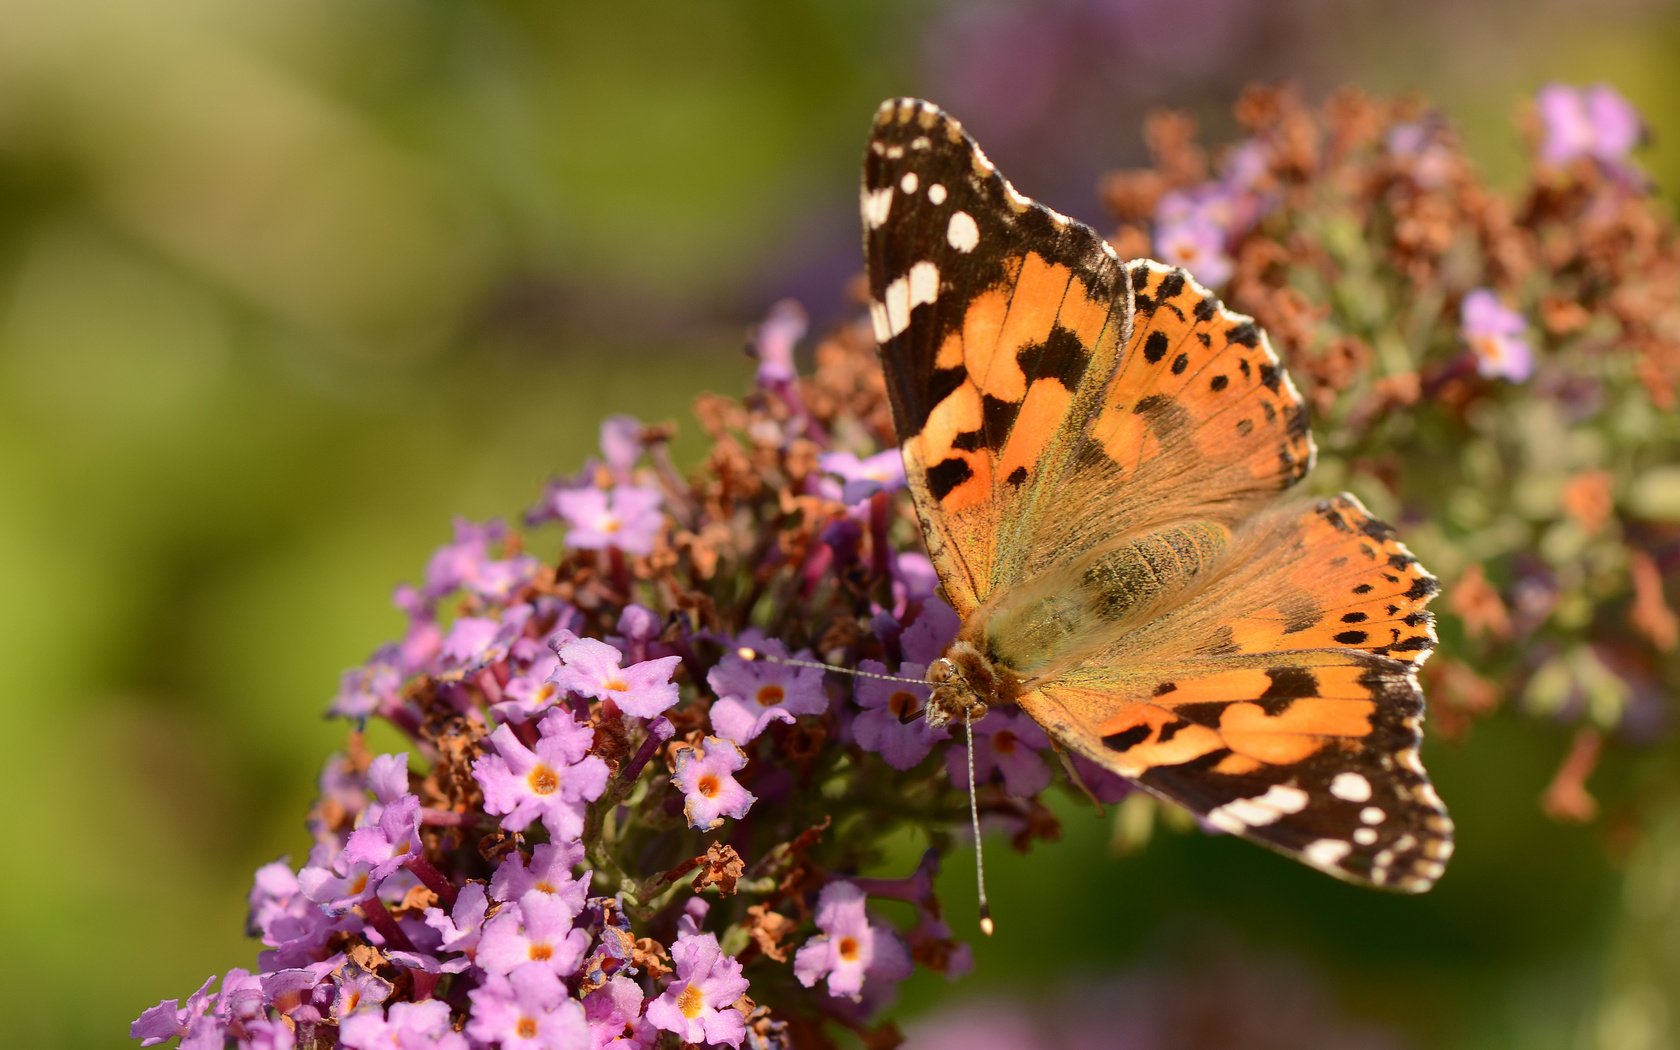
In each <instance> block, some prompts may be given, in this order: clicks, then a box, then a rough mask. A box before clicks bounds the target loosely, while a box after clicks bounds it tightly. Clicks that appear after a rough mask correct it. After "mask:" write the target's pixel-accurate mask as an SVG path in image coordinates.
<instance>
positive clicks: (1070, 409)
mask: <svg viewBox="0 0 1680 1050" xmlns="http://www.w3.org/2000/svg"><path fill="white" fill-rule="evenodd" d="M861 203H862V209H863V222H864V242H865V252H866V255H867V257H868V267H869V288H870V294H871V297H872V301H871V304H870V315H871V319H872V320H873V323H874V327H875V336H876V339H877V341H878V342H879V343H880V348H881V360H882V363H883V366H884V368H885V373H886V382H887V389H888V392H889V395H890V398H891V401H892V411H893V418H894V421H895V423H896V424H897V427H898V435H899V439H900V442H901V444H902V446H903V452H904V465H905V469H906V471H907V473H908V475H909V482H910V489H911V492H912V494H913V496H914V498H915V504H916V511H917V514H918V515H919V516H920V518H921V523H922V530H923V534H924V535H925V537H926V539H927V546H928V552H929V554H930V555H931V556H932V558H933V563H934V565H935V567H936V568H937V570H938V573H939V578H940V581H941V583H942V584H943V585H944V589H945V593H946V595H947V597H948V598H949V600H950V602H951V603H952V605H953V606H954V607H955V608H956V610H957V612H958V613H959V614H960V615H961V616H962V618H963V625H962V629H961V632H960V633H959V634H958V636H957V640H956V641H955V642H954V643H953V644H952V645H951V647H950V649H949V650H948V651H947V653H946V654H945V657H944V658H943V659H941V660H939V661H937V662H936V663H935V665H934V667H933V668H932V669H930V671H929V676H928V677H929V679H930V681H932V682H933V684H934V686H935V689H934V693H933V697H932V699H931V700H930V701H929V705H928V710H927V717H928V720H929V721H930V722H933V723H934V724H942V723H944V722H947V721H950V720H952V719H959V720H960V719H962V718H964V717H966V716H971V715H972V716H978V715H979V714H980V713H981V712H983V711H984V709H985V707H986V706H990V705H996V704H1019V705H1020V707H1021V709H1022V710H1024V711H1025V712H1026V713H1027V714H1028V715H1030V716H1032V718H1033V719H1035V720H1036V721H1037V722H1038V723H1039V724H1040V725H1042V726H1043V727H1044V728H1045V730H1047V731H1048V732H1049V734H1050V736H1051V737H1052V738H1053V739H1054V740H1055V741H1056V742H1057V744H1058V745H1059V746H1060V747H1062V748H1066V749H1068V750H1070V751H1073V752H1075V753H1077V754H1081V755H1084V756H1085V757H1086V758H1089V759H1091V760H1093V761H1095V762H1097V763H1099V764H1101V765H1102V766H1104V767H1106V768H1108V769H1111V770H1114V771H1115V772H1117V773H1120V774H1122V775H1124V776H1126V777H1129V778H1130V779H1131V780H1132V781H1134V782H1135V783H1137V784H1138V785H1139V786H1141V787H1142V788H1144V789H1146V790H1148V791H1150V792H1152V793H1153V794H1155V795H1158V796H1160V797H1162V798H1165V799H1168V800H1171V801H1173V802H1176V803H1178V804H1179V805H1181V806H1184V807H1186V808H1188V809H1190V810H1191V811H1192V812H1194V813H1196V814H1197V815H1199V816H1200V817H1201V818H1202V819H1203V820H1204V821H1205V822H1206V823H1207V824H1209V825H1211V826H1212V827H1215V828H1219V829H1222V830H1224V831H1228V832H1231V833H1233V834H1237V835H1242V836H1244V837H1246V838H1250V839H1253V840H1254V841H1256V842H1259V843H1262V844H1263V845H1266V846H1270V847H1271V848H1273V849H1276V850H1278V851H1280V852H1282V853H1285V854H1287V855H1289V856H1292V857H1295V858H1297V859H1299V860H1301V861H1304V862H1305V863H1307V864H1310V865H1312V866H1313V867H1316V868H1319V869H1321V870H1323V871H1326V872H1328V873H1330V874H1331V875H1335V876H1337V877H1338V878H1342V879H1347V880H1349V881H1352V882H1358V883H1363V884H1367V885H1372V886H1379V887H1383V888H1386V889H1393V890H1402V891H1407V892H1421V891H1423V890H1427V889H1429V887H1430V886H1432V885H1433V884H1434V882H1435V880H1436V879H1437V878H1439V877H1440V875H1441V873H1442V871H1443V870H1444V869H1445V865H1446V861H1447V858H1448V857H1449V856H1450V855H1451V853H1452V823H1451V821H1450V820H1449V819H1448V817H1447V813H1446V810H1445V808H1444V807H1443V806H1442V804H1441V800H1440V797H1439V796H1438V795H1436V793H1435V790H1434V788H1433V787H1432V786H1431V785H1430V783H1429V779H1428V777H1427V775H1426V774H1425V772H1424V769H1423V765H1422V763H1421V761H1420V760H1419V758H1418V744H1419V741H1420V739H1421V722H1422V717H1423V694H1422V693H1421V692H1420V690H1419V689H1418V684H1417V678H1416V669H1417V666H1418V665H1419V664H1421V663H1422V662H1423V660H1424V658H1425V657H1427V656H1428V655H1429V652H1430V649H1431V647H1432V646H1433V645H1434V643H1435V632H1434V627H1433V620H1432V618H1431V616H1430V614H1429V613H1428V612H1426V611H1425V610H1424V606H1425V605H1427V604H1428V602H1429V599H1430V598H1431V597H1432V596H1433V595H1434V594H1435V593H1436V591H1437V590H1438V589H1439V588H1438V586H1437V584H1436V582H1435V578H1434V577H1432V576H1430V575H1429V573H1428V572H1426V571H1425V570H1424V568H1423V566H1421V565H1419V564H1418V562H1417V560H1416V559H1415V558H1413V557H1412V555H1411V554H1410V553H1409V552H1408V551H1407V550H1406V548H1405V547H1404V546H1403V545H1402V544H1401V543H1400V541H1399V540H1397V539H1396V538H1395V536H1394V533H1393V530H1391V529H1390V528H1389V527H1388V526H1387V525H1385V524H1383V523H1382V522H1381V521H1378V520H1377V519H1375V518H1373V517H1372V516H1371V515H1370V513H1369V512H1368V511H1366V509H1365V508H1364V507H1363V506H1361V505H1360V503H1359V501H1358V500H1357V499H1355V498H1354V497H1353V496H1351V495H1347V494H1343V495H1340V496H1336V497H1333V498H1330V499H1323V500H1316V501H1311V500H1309V501H1288V500H1284V499H1282V498H1281V497H1280V493H1281V492H1282V490H1284V489H1287V488H1289V487H1290V486H1292V485H1294V484H1295V483H1296V482H1298V481H1300V480H1301V478H1302V477H1304V476H1305V475H1306V473H1307V471H1308V469H1310V467H1311V466H1312V462H1313V456H1314V450H1313V442H1312V436H1311V434H1310V433H1309V432H1308V427H1307V415H1306V410H1305V407H1304V406H1303V405H1302V403H1301V397H1300V395H1299V394H1298V393H1297V392H1296V389H1295V386H1294V384H1293V383H1292V382H1291V381H1290V379H1289V376H1288V374H1286V373H1285V372H1284V370H1283V368H1282V366H1281V365H1279V363H1278V359H1277V357H1276V355H1275V354H1273V352H1272V348H1271V346H1270V344H1269V343H1268V341H1267V339H1266V334H1265V333H1264V332H1263V331H1261V330H1260V329H1259V328H1258V327H1256V326H1255V324H1254V322H1253V320H1252V319H1250V318H1247V317H1243V316H1241V315H1239V314H1234V313H1231V312H1230V311H1228V310H1226V309H1225V308H1224V306H1222V305H1221V304H1220V303H1219V301H1218V300H1217V299H1215V298H1214V296H1213V295H1212V294H1211V293H1209V292H1208V291H1207V289H1205V288H1203V287H1202V286H1201V285H1199V284H1197V283H1196V281H1195V279H1194V278H1192V277H1191V276H1190V275H1189V274H1188V273H1186V272H1184V271H1183V270H1179V269H1172V268H1170V267H1167V266H1164V265H1162V264H1160V263H1157V262H1153V261H1151V260H1148V259H1137V260H1133V261H1131V262H1122V261H1121V260H1120V259H1119V258H1118V257H1117V256H1116V254H1115V252H1114V249H1113V248H1111V247H1110V246H1109V245H1108V244H1107V243H1106V242H1105V241H1104V240H1103V239H1102V238H1101V237H1100V236H1099V235H1098V234H1097V233H1096V232H1095V231H1094V230H1092V229H1090V228H1089V227H1087V226H1084V225H1081V224H1080V223H1078V222H1074V221H1072V220H1070V219H1069V218H1067V217H1066V216H1064V215H1062V214H1060V213H1058V212H1056V211H1053V210H1051V209H1050V208H1047V207H1045V206H1044V205H1042V204H1039V203H1037V202H1035V201H1032V200H1029V199H1027V198H1026V197H1023V196H1022V195H1021V194H1020V193H1018V192H1016V190H1015V188H1014V187H1013V186H1011V185H1010V184H1009V183H1008V182H1007V181H1006V180H1005V179H1004V178H1003V176H1002V175H1000V174H999V173H998V171H997V169H996V168H994V167H993V166H992V164H991V162H990V161H988V160H987V159H986V155H985V154H984V153H982V152H981V151H980V147H979V146H978V145H976V144H975V142H974V140H972V139H970V138H969V137H968V136H967V135H966V134H965V133H964V132H963V130H962V127H961V125H959V124H958V123H957V122H956V121H955V120H953V119H952V118H951V117H949V116H948V115H946V114H945V113H943V112H941V111H940V110H939V109H938V108H936V107H935V106H933V105H932V104H930V103H927V102H921V101H917V100H910V99H898V100H894V101H889V102H887V103H884V104H883V105H882V107H881V110H880V112H879V114H878V115H877V116H876V119H875V128H874V133H873V135H872V136H871V138H870V141H869V149H868V152H867V154H866V155H865V157H864V172H863V192H862V201H861Z"/></svg>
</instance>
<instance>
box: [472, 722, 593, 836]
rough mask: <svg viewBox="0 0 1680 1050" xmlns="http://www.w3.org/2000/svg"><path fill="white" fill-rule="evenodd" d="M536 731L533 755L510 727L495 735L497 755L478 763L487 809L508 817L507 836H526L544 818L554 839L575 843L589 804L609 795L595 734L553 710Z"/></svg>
mask: <svg viewBox="0 0 1680 1050" xmlns="http://www.w3.org/2000/svg"><path fill="white" fill-rule="evenodd" d="M537 732H538V734H539V736H538V740H537V746H536V749H535V750H534V751H533V750H532V749H531V748H528V747H526V746H525V745H524V744H522V743H521V742H520V740H519V738H518V737H517V736H515V735H514V732H513V730H512V729H511V728H509V727H507V726H499V727H498V728H497V729H496V731H495V732H494V733H492V734H490V743H491V744H492V745H494V746H495V748H496V752H497V753H496V754H493V755H490V754H487V755H481V756H480V757H479V758H478V760H477V761H475V762H474V763H473V778H474V779H475V780H477V781H478V784H479V787H481V788H482V789H483V790H484V809H485V811H486V812H488V813H494V814H506V815H505V816H504V817H503V818H502V827H503V828H505V829H507V830H508V831H523V830H525V829H526V828H527V827H529V826H530V824H531V822H532V821H534V820H537V819H539V818H540V819H541V820H542V822H543V825H544V826H545V827H547V828H548V833H549V835H550V836H552V837H554V838H556V839H575V838H577V837H578V836H579V835H580V834H582V833H583V811H584V805H585V803H588V802H593V801H594V800H596V799H598V798H600V797H601V792H602V791H605V790H606V787H607V764H606V763H605V762H602V761H601V760H600V758H598V757H596V756H595V755H591V754H589V753H588V751H589V746H590V744H591V743H592V742H593V741H594V739H595V732H594V730H592V729H590V728H589V727H588V726H586V725H583V724H581V723H579V722H577V721H576V720H574V719H573V718H572V714H571V712H570V711H563V710H559V709H556V710H553V711H550V712H549V713H548V714H547V715H545V716H543V720H542V721H541V722H540V723H538V725H537Z"/></svg>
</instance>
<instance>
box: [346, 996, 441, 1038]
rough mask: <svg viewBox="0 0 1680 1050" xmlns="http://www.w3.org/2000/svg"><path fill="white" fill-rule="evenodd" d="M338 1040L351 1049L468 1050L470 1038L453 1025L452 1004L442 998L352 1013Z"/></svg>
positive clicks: (347, 1018)
mask: <svg viewBox="0 0 1680 1050" xmlns="http://www.w3.org/2000/svg"><path fill="white" fill-rule="evenodd" d="M338 1041H339V1044H340V1045H341V1046H344V1047H346V1048H347V1050H386V1048H388V1047H398V1048H401V1050H411V1048H419V1047H435V1048H437V1050H467V1040H466V1037H465V1036H463V1035H461V1033H460V1032H457V1031H455V1030H454V1028H453V1027H451V1025H450V1019H449V1004H448V1003H446V1002H443V1001H442V1000H439V999H427V1000H425V1001H423V1002H418V1003H392V1004H391V1009H390V1010H389V1011H388V1012H383V1013H382V1012H381V1011H379V1010H378V1009H373V1010H364V1011H361V1012H359V1013H355V1014H351V1015H350V1016H349V1017H346V1018H345V1019H344V1020H343V1021H342V1022H340V1024H339V1027H338Z"/></svg>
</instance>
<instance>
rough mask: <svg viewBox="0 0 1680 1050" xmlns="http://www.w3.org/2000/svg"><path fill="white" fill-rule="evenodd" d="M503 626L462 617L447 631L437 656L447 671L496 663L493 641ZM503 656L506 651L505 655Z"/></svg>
mask: <svg viewBox="0 0 1680 1050" xmlns="http://www.w3.org/2000/svg"><path fill="white" fill-rule="evenodd" d="M501 633H502V625H501V624H500V623H498V622H496V621H495V620H492V619H489V618H487V617H483V616H463V617H461V618H460V619H458V620H456V621H455V622H454V624H452V625H451V626H450V628H449V633H448V634H447V635H445V636H444V638H443V645H442V647H441V648H440V650H439V653H438V655H439V656H440V657H442V659H443V662H444V665H445V666H448V667H476V666H478V665H480V664H486V663H490V662H492V661H494V660H496V659H499V658H500V656H501V655H502V654H500V653H498V652H497V651H496V641H497V639H498V638H499V637H500V635H501ZM504 652H505V651H504Z"/></svg>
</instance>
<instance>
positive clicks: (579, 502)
mask: <svg viewBox="0 0 1680 1050" xmlns="http://www.w3.org/2000/svg"><path fill="white" fill-rule="evenodd" d="M663 502H664V497H663V496H661V495H660V493H659V490H658V489H655V488H648V487H646V486H642V485H614V486H613V487H612V488H610V489H601V488H597V487H595V486H594V485H582V486H578V487H576V488H566V489H560V490H559V491H558V492H556V493H555V494H554V507H555V509H556V510H557V511H558V512H559V514H560V517H561V518H563V519H565V521H566V524H568V525H570V526H571V529H570V531H569V532H567V534H566V542H567V543H568V544H569V545H571V546H572V547H574V548H576V549H578V550H605V549H607V548H609V547H614V548H617V549H618V550H621V551H624V552H625V553H627V554H651V553H652V552H653V544H654V539H655V537H657V536H658V535H660V533H662V532H663V531H664V527H665V516H664V514H663V513H661V512H660V509H659V508H660V504H661V503H663Z"/></svg>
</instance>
